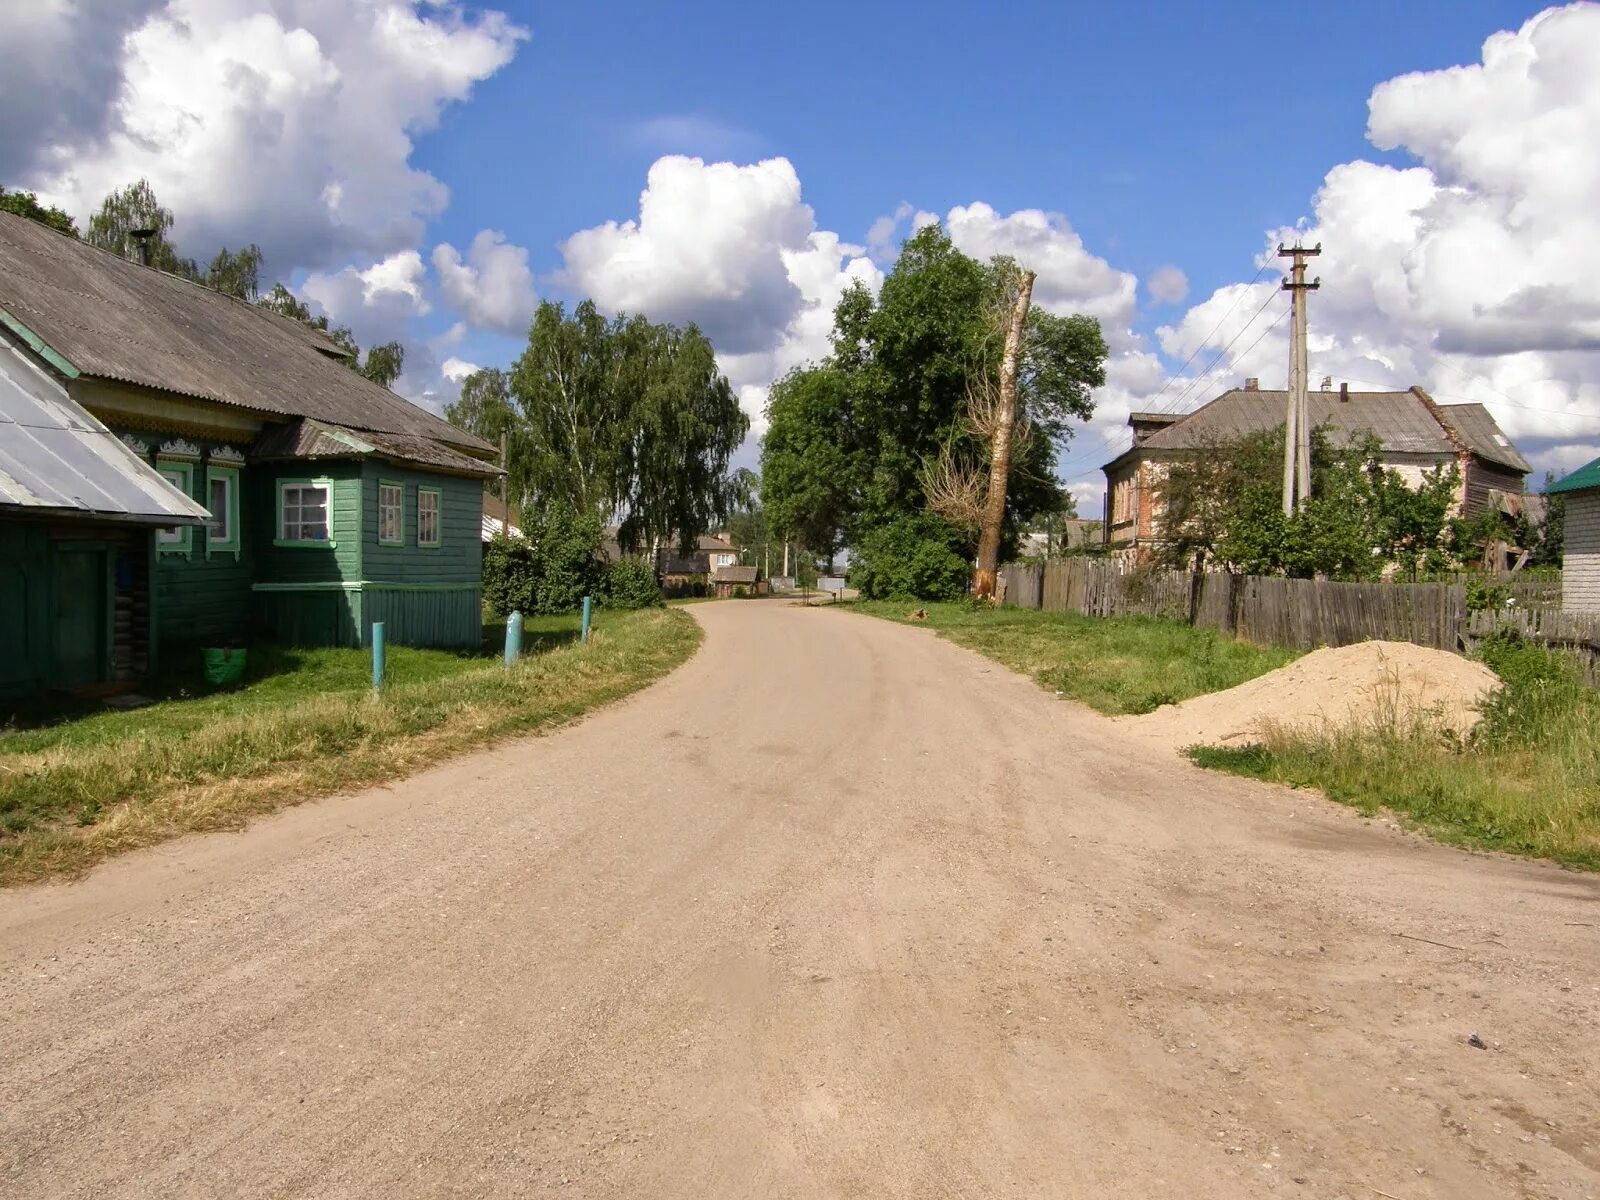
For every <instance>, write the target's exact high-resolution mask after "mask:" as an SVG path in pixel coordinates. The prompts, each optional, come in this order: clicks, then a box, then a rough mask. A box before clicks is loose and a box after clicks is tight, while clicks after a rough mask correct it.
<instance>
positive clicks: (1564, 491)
mask: <svg viewBox="0 0 1600 1200" xmlns="http://www.w3.org/2000/svg"><path fill="white" fill-rule="evenodd" d="M1545 494H1546V495H1559V496H1565V497H1566V501H1567V515H1566V529H1565V541H1566V548H1565V551H1564V553H1563V558H1562V570H1561V607H1562V608H1564V609H1566V610H1567V611H1568V612H1592V613H1600V458H1597V459H1595V460H1594V461H1593V462H1591V463H1589V464H1588V465H1587V466H1583V467H1579V468H1578V469H1577V470H1576V471H1574V472H1573V473H1572V474H1570V475H1568V476H1567V477H1566V478H1565V479H1562V480H1559V481H1557V482H1556V483H1553V484H1551V485H1550V486H1549V487H1548V488H1546V489H1545Z"/></svg>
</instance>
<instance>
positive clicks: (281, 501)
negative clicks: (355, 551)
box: [273, 479, 338, 549]
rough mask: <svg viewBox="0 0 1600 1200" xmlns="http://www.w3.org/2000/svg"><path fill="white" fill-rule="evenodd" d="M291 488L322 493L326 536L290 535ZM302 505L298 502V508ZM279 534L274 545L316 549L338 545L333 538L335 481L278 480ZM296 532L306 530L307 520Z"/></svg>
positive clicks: (299, 525)
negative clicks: (288, 499)
mask: <svg viewBox="0 0 1600 1200" xmlns="http://www.w3.org/2000/svg"><path fill="white" fill-rule="evenodd" d="M290 489H293V490H295V491H297V492H309V491H318V492H321V493H322V522H323V524H322V530H323V534H324V535H325V536H323V537H321V538H306V537H301V536H295V537H290V536H289V523H288V515H289V509H288V504H287V497H288V493H289V491H290ZM300 507H302V506H301V505H299V504H296V508H297V509H298V508H300ZM277 519H278V530H277V532H278V536H277V538H276V539H275V540H274V543H273V544H274V545H278V546H309V547H314V548H316V549H322V548H324V547H332V546H335V545H337V544H338V543H336V542H335V541H334V538H333V481H332V480H331V479H280V480H279V481H278V513H277ZM295 532H296V534H297V535H298V534H303V533H304V532H305V522H304V521H301V522H300V523H299V524H298V525H297V526H296V529H295Z"/></svg>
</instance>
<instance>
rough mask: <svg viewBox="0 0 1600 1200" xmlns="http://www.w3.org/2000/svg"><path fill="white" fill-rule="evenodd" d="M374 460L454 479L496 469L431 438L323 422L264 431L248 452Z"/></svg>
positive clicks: (267, 457)
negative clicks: (430, 470)
mask: <svg viewBox="0 0 1600 1200" xmlns="http://www.w3.org/2000/svg"><path fill="white" fill-rule="evenodd" d="M368 455H372V456H374V457H376V458H384V459H392V460H395V461H399V462H405V463H415V464H418V465H420V466H425V467H432V468H435V469H436V470H440V471H449V472H451V473H452V474H456V475H472V476H475V477H477V478H483V479H486V478H489V477H490V476H493V475H499V474H502V472H501V470H500V468H499V467H496V466H493V465H491V464H490V463H486V462H483V461H481V460H479V459H476V458H468V457H467V456H466V455H465V454H458V453H457V452H456V451H454V450H452V449H450V448H449V447H448V446H441V445H440V444H439V443H438V442H436V441H434V440H433V439H432V438H424V437H410V436H407V435H404V434H395V433H377V432H374V431H373V430H370V429H362V430H354V429H345V428H344V427H343V426H340V425H333V424H330V423H329V422H327V421H312V420H300V421H291V422H289V423H287V424H284V425H275V426H273V427H272V428H271V429H268V430H266V431H264V432H263V433H262V434H261V436H260V437H258V438H257V439H256V442H255V445H254V446H252V447H251V448H250V457H252V458H256V459H261V460H267V461H270V460H272V459H299V458H304V459H318V458H365V457H367V456H368Z"/></svg>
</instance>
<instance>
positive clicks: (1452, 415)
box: [1439, 404, 1533, 475]
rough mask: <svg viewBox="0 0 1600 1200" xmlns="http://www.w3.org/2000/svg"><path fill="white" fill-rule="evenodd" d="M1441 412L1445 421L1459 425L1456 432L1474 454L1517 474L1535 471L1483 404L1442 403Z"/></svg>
mask: <svg viewBox="0 0 1600 1200" xmlns="http://www.w3.org/2000/svg"><path fill="white" fill-rule="evenodd" d="M1439 411H1440V412H1442V413H1443V414H1444V418H1445V420H1447V421H1449V422H1450V424H1452V425H1454V426H1455V428H1456V432H1457V433H1459V434H1460V435H1461V437H1462V440H1463V441H1465V442H1466V443H1467V445H1468V446H1469V447H1471V449H1472V452H1473V453H1474V454H1477V455H1479V456H1480V457H1482V458H1486V459H1488V460H1489V461H1490V462H1496V463H1501V464H1502V465H1504V466H1507V467H1510V468H1511V469H1512V470H1514V471H1521V472H1522V473H1523V474H1524V475H1526V474H1527V473H1528V472H1529V471H1531V470H1533V464H1532V463H1530V462H1529V461H1528V460H1527V459H1525V458H1523V457H1522V452H1521V451H1519V450H1518V449H1517V448H1516V447H1515V446H1514V445H1512V444H1511V439H1510V438H1508V437H1507V436H1506V435H1505V434H1504V432H1502V431H1501V429H1500V424H1499V422H1497V421H1496V420H1495V419H1494V416H1493V414H1492V413H1490V412H1489V410H1488V409H1487V408H1485V407H1484V406H1483V405H1481V404H1441V405H1439Z"/></svg>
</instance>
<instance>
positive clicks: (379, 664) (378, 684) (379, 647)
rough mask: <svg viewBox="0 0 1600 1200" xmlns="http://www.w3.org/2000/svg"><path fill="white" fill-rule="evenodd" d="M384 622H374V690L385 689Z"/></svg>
mask: <svg viewBox="0 0 1600 1200" xmlns="http://www.w3.org/2000/svg"><path fill="white" fill-rule="evenodd" d="M383 667H384V663H383V622H382V621H374V622H373V623H372V690H373V691H375V692H381V691H383Z"/></svg>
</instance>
